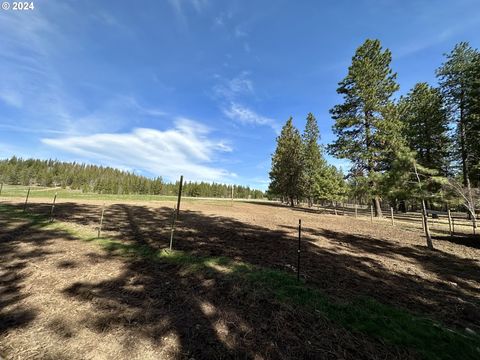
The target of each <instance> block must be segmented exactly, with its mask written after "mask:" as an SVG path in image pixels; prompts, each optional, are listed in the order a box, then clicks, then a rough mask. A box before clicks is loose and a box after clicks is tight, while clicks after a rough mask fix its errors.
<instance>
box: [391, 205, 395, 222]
mask: <svg viewBox="0 0 480 360" xmlns="http://www.w3.org/2000/svg"><path fill="white" fill-rule="evenodd" d="M390 216H391V218H392V226H395V220H394V219H393V207H390Z"/></svg>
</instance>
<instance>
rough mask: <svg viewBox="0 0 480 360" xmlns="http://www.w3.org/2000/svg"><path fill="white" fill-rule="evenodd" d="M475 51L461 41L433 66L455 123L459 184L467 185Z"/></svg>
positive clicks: (468, 182)
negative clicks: (441, 61) (460, 171)
mask: <svg viewBox="0 0 480 360" xmlns="http://www.w3.org/2000/svg"><path fill="white" fill-rule="evenodd" d="M478 56H479V53H478V51H477V50H476V49H473V48H472V47H471V46H470V45H469V44H468V43H467V42H461V43H459V44H457V45H455V48H454V49H453V50H452V51H451V52H450V53H449V54H446V61H445V62H444V63H443V64H442V66H441V67H440V68H438V69H437V77H438V79H439V84H440V89H441V91H442V94H443V97H444V99H445V101H446V105H447V108H448V111H449V116H450V120H451V121H452V122H453V123H455V124H456V127H457V136H456V138H455V150H456V153H457V160H458V161H459V163H460V166H461V169H462V178H463V185H464V186H465V187H467V188H469V189H470V181H471V170H472V167H473V166H474V164H472V163H471V161H470V159H471V158H472V154H470V153H469V143H471V142H472V141H475V142H476V141H477V139H476V138H475V139H472V136H474V134H472V133H470V132H469V130H471V129H472V126H469V125H471V124H469V122H470V121H469V120H471V119H472V114H471V113H470V114H469V109H470V110H471V106H470V105H471V104H472V101H474V100H473V99H472V97H474V96H475V93H474V92H473V93H472V89H474V86H473V84H472V82H474V81H475V79H474V77H472V74H473V73H474V67H475V64H476V60H477V59H478Z"/></svg>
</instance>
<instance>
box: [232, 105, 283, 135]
mask: <svg viewBox="0 0 480 360" xmlns="http://www.w3.org/2000/svg"><path fill="white" fill-rule="evenodd" d="M223 114H224V115H225V116H226V117H228V118H229V119H232V120H235V121H238V122H240V123H241V124H251V125H264V126H269V127H271V128H272V129H273V131H275V133H277V134H279V133H280V126H279V125H278V124H277V123H276V121H275V120H273V119H271V118H269V117H266V116H262V115H260V114H258V113H256V112H255V111H253V110H252V109H250V108H248V107H246V106H243V105H241V104H238V103H235V102H231V103H230V104H229V106H228V107H226V108H224V109H223Z"/></svg>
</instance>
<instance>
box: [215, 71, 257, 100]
mask: <svg viewBox="0 0 480 360" xmlns="http://www.w3.org/2000/svg"><path fill="white" fill-rule="evenodd" d="M249 75H250V73H249V72H248V71H242V72H241V73H240V74H239V75H238V76H236V77H234V78H232V79H224V78H222V77H220V76H217V79H218V81H219V83H218V84H216V85H215V86H214V87H213V92H214V94H215V96H216V97H217V98H220V99H227V100H233V99H235V98H237V97H238V96H242V95H253V94H254V88H253V82H252V80H250V78H249Z"/></svg>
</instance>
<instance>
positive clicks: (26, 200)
mask: <svg viewBox="0 0 480 360" xmlns="http://www.w3.org/2000/svg"><path fill="white" fill-rule="evenodd" d="M29 196H30V188H28V191H27V197H26V198H25V204H23V212H25V211H27V203H28V197H29Z"/></svg>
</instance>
